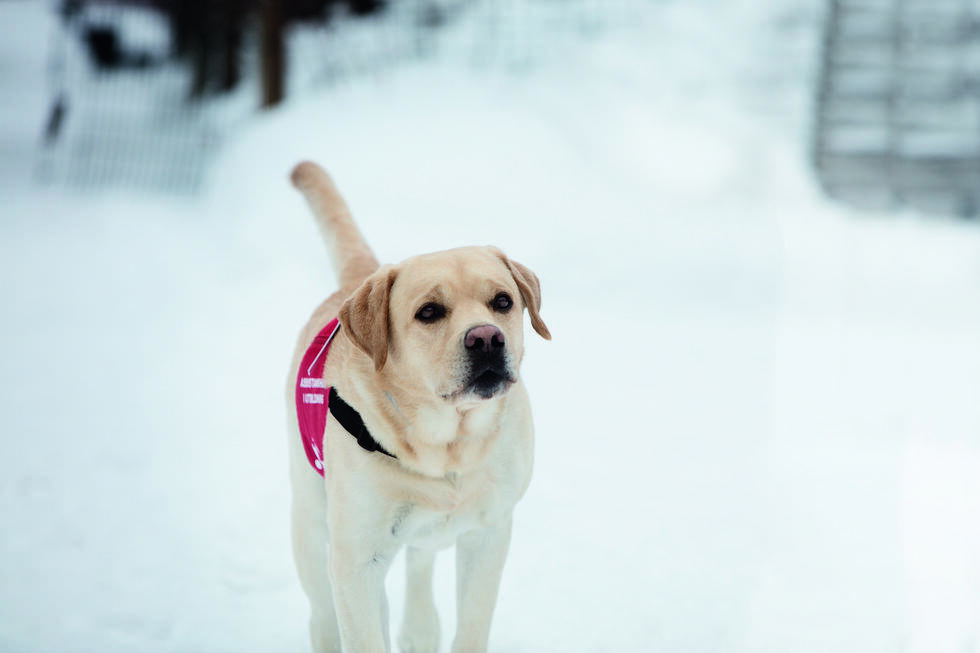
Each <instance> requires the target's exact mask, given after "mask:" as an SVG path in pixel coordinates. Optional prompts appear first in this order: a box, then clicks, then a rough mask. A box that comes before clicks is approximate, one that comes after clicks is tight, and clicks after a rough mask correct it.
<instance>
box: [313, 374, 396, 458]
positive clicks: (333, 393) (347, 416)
mask: <svg viewBox="0 0 980 653" xmlns="http://www.w3.org/2000/svg"><path fill="white" fill-rule="evenodd" d="M328 412H329V413H330V414H331V415H333V416H334V419H336V420H337V421H338V422H339V423H340V425H341V426H343V427H344V429H346V431H347V432H348V433H350V434H351V435H353V436H354V439H355V440H357V444H359V445H361V449H364V450H365V451H377V452H379V453H383V454H384V455H386V456H391V457H392V458H396V459H397V456H395V454H393V453H389V452H388V450H387V449H385V448H384V447H382V446H381V445H380V444H378V441H377V440H375V439H374V438H372V437H371V434H370V433H369V432H368V430H367V427H366V426H364V420H363V419H361V414H360V413H359V412H357V411H356V410H354V409H353V408H352V407H351V405H350V404H349V403H347V402H346V401H344V400H343V399H341V398H340V395H339V394H337V389H336V388H334V387H333V386H331V387H330V404H329V411H328Z"/></svg>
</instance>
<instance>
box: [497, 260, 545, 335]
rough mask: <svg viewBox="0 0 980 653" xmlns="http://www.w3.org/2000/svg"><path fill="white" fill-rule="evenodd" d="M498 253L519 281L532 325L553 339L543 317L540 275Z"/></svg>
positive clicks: (522, 297) (541, 333) (540, 332)
mask: <svg viewBox="0 0 980 653" xmlns="http://www.w3.org/2000/svg"><path fill="white" fill-rule="evenodd" d="M497 255H498V256H500V258H501V259H502V260H503V262H504V263H505V264H506V265H507V268H508V269H509V270H510V274H511V276H512V277H514V281H515V282H516V283H517V289H518V290H520V291H521V299H523V300H524V305H525V306H526V307H527V312H528V314H529V315H530V316H531V326H532V327H534V330H535V331H537V332H538V335H539V336H541V337H542V338H544V339H545V340H551V332H550V331H548V327H547V326H546V325H545V323H544V320H542V319H541V312H540V311H541V282H540V281H538V275H536V274H534V273H533V272H531V270H530V268H528V267H527V266H524V265H521V264H520V263H518V262H517V261H512V260H510V259H509V258H507V255H506V254H504V253H503V252H501V251H499V250H498V251H497Z"/></svg>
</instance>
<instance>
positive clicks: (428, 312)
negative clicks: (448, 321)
mask: <svg viewBox="0 0 980 653" xmlns="http://www.w3.org/2000/svg"><path fill="white" fill-rule="evenodd" d="M445 315H446V307H445V306H442V305H440V304H433V303H432V302H429V303H428V304H425V305H424V306H422V308H420V309H419V310H418V312H416V313H415V319H416V320H418V321H419V322H425V323H429V322H435V321H436V320H438V319H439V318H441V317H444V316H445Z"/></svg>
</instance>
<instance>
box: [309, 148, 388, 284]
mask: <svg viewBox="0 0 980 653" xmlns="http://www.w3.org/2000/svg"><path fill="white" fill-rule="evenodd" d="M290 178H291V179H292V182H293V186H295V187H296V188H297V189H298V190H299V191H300V192H301V193H303V196H304V197H306V201H307V202H308V203H309V205H310V208H311V209H313V215H315V216H316V221H317V225H318V226H319V227H320V233H321V234H322V235H323V240H324V242H325V243H326V245H327V249H328V250H329V252H330V258H331V260H332V262H333V266H334V270H335V271H336V272H337V278H338V280H339V282H340V287H341V288H347V287H351V286H356V285H358V284H360V283H361V281H363V280H364V278H365V277H367V276H368V275H370V274H371V273H372V272H374V271H375V270H377V269H378V259H376V258H375V256H374V252H372V251H371V248H370V247H369V246H368V244H367V242H366V241H365V240H364V236H362V235H361V232H360V230H358V228H357V225H356V224H354V219H353V217H351V213H350V209H349V208H347V202H345V201H344V198H343V197H341V196H340V192H339V191H338V190H337V187H336V186H335V185H334V183H333V179H331V178H330V175H328V174H327V171H326V170H324V169H323V168H321V167H320V166H318V165H317V164H315V163H313V162H312V161H303V162H302V163H300V164H298V165H297V166H296V167H295V168H293V172H292V174H291V175H290Z"/></svg>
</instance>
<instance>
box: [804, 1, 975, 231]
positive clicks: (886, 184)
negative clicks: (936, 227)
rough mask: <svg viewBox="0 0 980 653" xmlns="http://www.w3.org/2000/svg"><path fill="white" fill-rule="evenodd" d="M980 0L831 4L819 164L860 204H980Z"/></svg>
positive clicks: (829, 180)
mask: <svg viewBox="0 0 980 653" xmlns="http://www.w3.org/2000/svg"><path fill="white" fill-rule="evenodd" d="M978 37H980V2H975V1H972V0H831V1H830V3H829V11H828V15H827V21H826V29H825V34H824V48H823V60H822V73H821V77H820V82H819V84H818V90H817V106H816V115H815V118H816V121H815V128H814V147H813V156H814V164H815V167H816V170H817V174H818V177H819V178H820V181H821V183H822V185H823V187H824V189H825V190H826V191H827V192H828V193H829V194H830V195H831V196H833V197H836V198H839V199H841V200H844V201H846V202H848V203H851V204H853V205H856V206H860V207H865V208H872V209H884V208H895V207H899V206H911V207H915V208H917V209H921V210H924V211H927V212H938V213H947V214H959V215H963V216H975V215H976V214H977V211H978V208H980V57H978V55H980V38H978Z"/></svg>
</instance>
